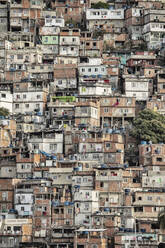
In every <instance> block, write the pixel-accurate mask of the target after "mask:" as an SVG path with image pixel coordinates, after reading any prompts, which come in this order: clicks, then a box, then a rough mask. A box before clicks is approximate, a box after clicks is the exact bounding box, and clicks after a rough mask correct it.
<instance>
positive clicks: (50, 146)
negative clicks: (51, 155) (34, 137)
mask: <svg viewBox="0 0 165 248" xmlns="http://www.w3.org/2000/svg"><path fill="white" fill-rule="evenodd" d="M49 149H50V150H51V151H54V152H55V151H56V149H57V144H50V145H49Z"/></svg>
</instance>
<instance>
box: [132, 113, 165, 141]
mask: <svg viewBox="0 0 165 248" xmlns="http://www.w3.org/2000/svg"><path fill="white" fill-rule="evenodd" d="M131 135H132V136H133V137H135V138H136V139H137V141H138V142H140V141H142V140H145V141H152V143H154V144H157V143H165V116H163V115H161V114H159V113H157V112H155V111H153V110H149V109H144V110H142V111H141V112H139V114H138V115H137V117H136V118H135V119H134V121H133V130H132V131H131Z"/></svg>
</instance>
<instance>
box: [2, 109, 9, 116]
mask: <svg viewBox="0 0 165 248" xmlns="http://www.w3.org/2000/svg"><path fill="white" fill-rule="evenodd" d="M8 115H9V110H8V109H7V108H4V107H1V108H0V116H8Z"/></svg>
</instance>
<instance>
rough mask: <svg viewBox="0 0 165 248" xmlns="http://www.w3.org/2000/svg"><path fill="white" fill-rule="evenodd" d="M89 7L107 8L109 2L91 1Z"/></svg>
mask: <svg viewBox="0 0 165 248" xmlns="http://www.w3.org/2000/svg"><path fill="white" fill-rule="evenodd" d="M91 7H92V8H93V9H109V4H108V3H104V2H101V1H99V2H98V3H92V4H91Z"/></svg>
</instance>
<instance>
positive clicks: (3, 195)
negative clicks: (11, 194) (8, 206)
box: [2, 192, 8, 201]
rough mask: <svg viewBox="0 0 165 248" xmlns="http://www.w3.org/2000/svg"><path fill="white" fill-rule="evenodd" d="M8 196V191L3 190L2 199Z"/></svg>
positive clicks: (4, 199)
mask: <svg viewBox="0 0 165 248" xmlns="http://www.w3.org/2000/svg"><path fill="white" fill-rule="evenodd" d="M7 198H8V193H7V192H2V201H6V200H7Z"/></svg>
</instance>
